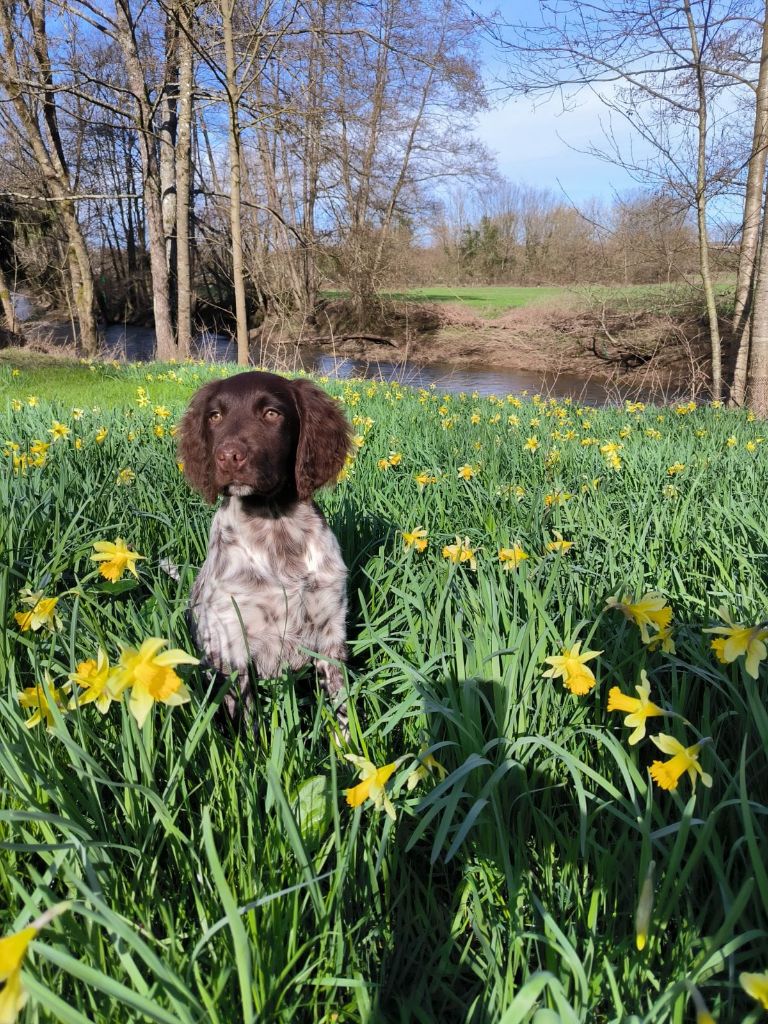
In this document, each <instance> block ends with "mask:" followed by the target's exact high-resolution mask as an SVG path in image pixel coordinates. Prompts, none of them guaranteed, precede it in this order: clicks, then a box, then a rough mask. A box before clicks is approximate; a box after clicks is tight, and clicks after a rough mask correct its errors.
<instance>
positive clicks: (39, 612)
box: [13, 590, 61, 633]
mask: <svg viewBox="0 0 768 1024" xmlns="http://www.w3.org/2000/svg"><path fill="white" fill-rule="evenodd" d="M20 597H21V601H22V602H23V603H24V604H26V605H29V606H30V611H28V612H16V613H15V614H14V616H13V617H14V619H15V620H16V622H17V624H18V627H19V629H20V630H21V631H22V633H26V632H27V630H29V629H31V630H32V632H33V633H36V632H37V631H38V629H42V627H43V626H45V628H46V629H48V630H50V631H51V632H53V631H54V630H55V629H57V628H60V627H61V620H60V619H59V617H58V615H56V605H57V603H58V600H59V599H58V597H43V592H42V590H38V591H35V592H32V591H29V590H23V591H22V592H21V595H20Z"/></svg>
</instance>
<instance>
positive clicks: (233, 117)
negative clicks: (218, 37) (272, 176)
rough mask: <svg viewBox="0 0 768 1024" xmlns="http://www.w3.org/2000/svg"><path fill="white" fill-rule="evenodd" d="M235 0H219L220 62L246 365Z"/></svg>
mask: <svg viewBox="0 0 768 1024" xmlns="http://www.w3.org/2000/svg"><path fill="white" fill-rule="evenodd" d="M234 5H235V0H223V2H222V5H221V18H222V29H223V34H224V62H225V75H226V82H227V98H228V101H229V224H230V231H231V233H232V284H233V287H234V291H235V317H236V321H237V362H238V365H240V366H247V365H248V356H249V353H248V317H247V311H246V305H245V278H244V276H243V230H242V153H241V145H240V144H241V139H240V115H239V109H238V108H239V103H240V94H239V92H238V88H237V69H236V66H235V44H234V38H233V35H232V14H233V10H234Z"/></svg>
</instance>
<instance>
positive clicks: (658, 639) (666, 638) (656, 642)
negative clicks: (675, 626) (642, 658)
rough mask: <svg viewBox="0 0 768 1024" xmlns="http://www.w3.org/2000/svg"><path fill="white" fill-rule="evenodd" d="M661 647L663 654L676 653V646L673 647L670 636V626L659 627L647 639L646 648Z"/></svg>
mask: <svg viewBox="0 0 768 1024" xmlns="http://www.w3.org/2000/svg"><path fill="white" fill-rule="evenodd" d="M659 648H661V650H662V651H664V653H665V654H676V653H677V648H676V647H675V641H674V638H673V636H672V627H671V626H665V627H664V628H663V629H660V630H659V632H658V633H656V635H655V636H652V637H651V639H650V640H649V641H648V650H649V651H657V650H659Z"/></svg>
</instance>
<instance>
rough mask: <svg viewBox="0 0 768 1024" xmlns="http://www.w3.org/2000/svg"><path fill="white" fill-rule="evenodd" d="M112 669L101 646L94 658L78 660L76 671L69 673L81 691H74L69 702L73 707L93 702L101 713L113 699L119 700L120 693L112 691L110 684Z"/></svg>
mask: <svg viewBox="0 0 768 1024" xmlns="http://www.w3.org/2000/svg"><path fill="white" fill-rule="evenodd" d="M112 672H113V670H112V669H111V668H110V665H109V658H108V657H107V653H106V651H105V650H103V649H102V648H101V647H100V648H99V650H98V653H97V655H96V658H95V659H94V658H88V659H87V660H86V661H81V662H78V665H77V671H76V672H71V673H70V674H69V677H68V678H69V679H70V681H71V682H73V683H77V685H78V686H79V687H81V689H82V692H80V693H76V694H75V695H74V696H73V697H72V699H71V700H70V702H69V707H70V709H71V708H74V707H77V706H78V705H80V704H95V705H96V707H97V708H98V709H99V711H100V712H101V713H102V715H105V714H106V713H107V711H109V706H110V704H111V703H112V701H113V700H120V694H119V693H115V692H114V691H113V688H112V685H111V679H112Z"/></svg>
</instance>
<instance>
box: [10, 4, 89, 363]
mask: <svg viewBox="0 0 768 1024" xmlns="http://www.w3.org/2000/svg"><path fill="white" fill-rule="evenodd" d="M16 13H17V8H15V7H14V6H11V5H7V4H0V40H1V41H2V53H1V54H0V57H2V59H1V60H0V87H2V89H3V91H4V92H5V94H6V96H7V97H8V100H9V105H10V108H11V109H12V111H13V113H14V115H15V127H16V128H17V130H18V131H19V133H20V134H21V136H22V138H23V139H24V140H25V142H26V143H27V145H28V146H29V148H30V149H31V151H32V153H33V155H34V159H35V162H36V164H37V167H38V169H39V171H40V174H41V177H42V182H43V188H44V192H45V198H46V199H47V200H48V201H49V202H50V203H51V205H52V209H53V210H54V211H55V216H56V217H57V218H58V220H59V222H60V223H61V225H62V227H63V229H64V231H65V233H66V238H67V267H68V270H69V275H70V279H71V287H72V296H73V299H74V303H75V307H76V310H77V320H78V328H79V340H80V344H81V346H82V349H83V351H84V352H85V354H86V355H95V354H96V351H97V349H98V332H97V329H96V317H95V311H94V284H93V270H92V266H91V258H90V253H89V251H88V246H87V243H86V239H85V235H84V232H83V229H82V225H81V223H80V219H79V211H78V203H77V199H76V192H75V190H74V189H73V187H72V181H71V179H70V168H69V165H68V161H67V158H66V155H65V153H64V146H63V143H62V136H61V131H60V128H59V108H58V103H57V89H56V83H55V81H54V73H53V68H52V65H51V61H50V56H49V48H48V32H47V25H46V11H45V0H32V2H30V3H29V4H27V5H25V7H23V8H22V9H21V11H20V12H19V20H17V21H16V20H14V15H15V14H16Z"/></svg>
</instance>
